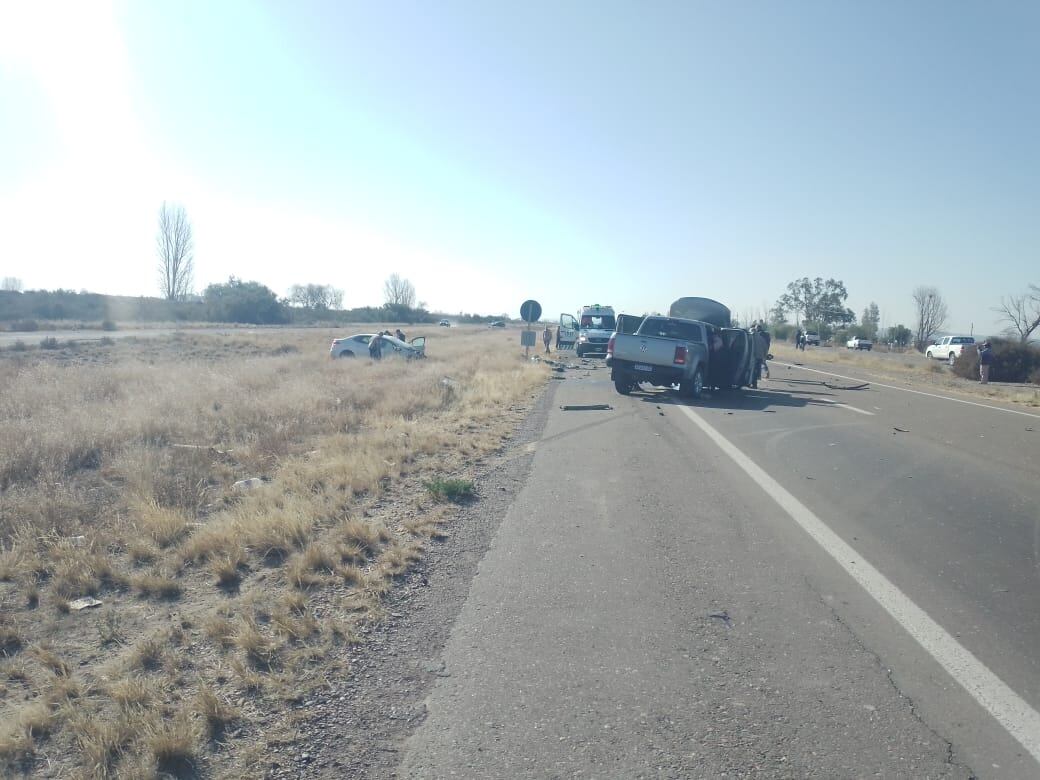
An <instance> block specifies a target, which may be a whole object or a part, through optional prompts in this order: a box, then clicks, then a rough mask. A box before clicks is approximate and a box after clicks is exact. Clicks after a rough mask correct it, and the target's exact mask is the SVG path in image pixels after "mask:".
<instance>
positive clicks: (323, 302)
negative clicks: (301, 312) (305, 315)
mask: <svg viewBox="0 0 1040 780" xmlns="http://www.w3.org/2000/svg"><path fill="white" fill-rule="evenodd" d="M289 303H291V304H292V305H293V306H303V307H305V308H308V309H338V308H339V307H340V306H341V305H342V303H343V291H342V290H337V289H336V288H335V287H333V286H332V285H331V284H294V285H293V286H292V287H291V288H289Z"/></svg>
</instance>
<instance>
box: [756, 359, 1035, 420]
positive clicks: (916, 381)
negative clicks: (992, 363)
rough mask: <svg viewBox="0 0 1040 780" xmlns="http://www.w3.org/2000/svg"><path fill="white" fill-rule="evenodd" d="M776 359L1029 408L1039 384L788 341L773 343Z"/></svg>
mask: <svg viewBox="0 0 1040 780" xmlns="http://www.w3.org/2000/svg"><path fill="white" fill-rule="evenodd" d="M772 351H773V353H774V354H775V355H776V357H777V359H778V360H783V361H786V362H789V363H802V362H804V363H805V364H806V365H807V366H810V367H817V368H823V367H831V368H833V370H834V371H835V373H841V371H842V370H843V369H851V370H855V369H857V368H860V369H863V370H865V371H869V372H870V373H872V374H875V375H878V376H881V377H886V378H888V379H891V380H893V381H896V382H904V383H907V382H908V383H910V384H913V385H921V386H922V388H921V389H925V390H932V391H935V390H941V391H942V392H947V393H952V394H955V395H961V396H964V397H965V398H974V399H976V400H978V399H990V400H993V401H1004V402H1008V403H1015V404H1021V405H1023V406H1029V407H1034V408H1035V407H1040V387H1036V386H1035V385H1028V384H1021V385H1010V384H988V385H980V384H979V383H978V382H971V381H969V380H967V379H962V378H960V377H958V376H955V375H954V374H953V373H952V372H950V371H948V370H947V367H946V365H945V364H944V363H943V362H942V361H938V360H930V359H928V358H926V357H925V356H924V355H921V354H919V353H915V352H907V353H904V354H898V355H897V354H888V353H872V352H860V351H856V350H845V349H841V348H833V349H814V348H810V349H809V350H807V351H806V352H800V351H798V350H796V349H794V347H792V346H791V345H789V344H774V345H773V348H772Z"/></svg>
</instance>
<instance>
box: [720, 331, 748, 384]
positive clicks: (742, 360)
mask: <svg viewBox="0 0 1040 780" xmlns="http://www.w3.org/2000/svg"><path fill="white" fill-rule="evenodd" d="M722 343H723V346H724V347H725V350H726V353H727V361H728V366H727V368H728V369H729V370H728V371H727V374H728V376H727V379H729V382H730V385H731V386H732V387H737V388H740V387H750V386H751V377H752V375H753V372H754V360H755V350H754V344H752V342H751V334H750V333H749V332H748V331H746V330H742V329H740V328H723V329H722Z"/></svg>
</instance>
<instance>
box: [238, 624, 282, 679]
mask: <svg viewBox="0 0 1040 780" xmlns="http://www.w3.org/2000/svg"><path fill="white" fill-rule="evenodd" d="M234 643H235V645H236V646H237V647H238V649H239V650H241V651H242V653H243V654H244V655H245V658H246V660H247V661H248V662H249V664H250V666H251V667H252V668H253V669H256V670H259V671H264V672H267V671H271V670H272V669H273V668H274V667H275V666H276V665H277V664H278V662H279V652H278V646H277V645H276V644H275V643H274V642H273V641H272V640H271V638H270V637H268V636H266V635H264V634H263V633H261V632H260V630H259V628H257V626H256V624H255V623H252V622H250V621H243V622H242V623H241V624H240V625H239V627H238V630H237V631H236V632H235V634H234Z"/></svg>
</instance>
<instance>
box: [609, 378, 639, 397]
mask: <svg viewBox="0 0 1040 780" xmlns="http://www.w3.org/2000/svg"><path fill="white" fill-rule="evenodd" d="M633 388H635V383H634V382H633V381H632V380H631V379H629V378H627V377H620V376H619V377H618V378H617V379H615V380H614V389H615V390H617V391H618V392H619V393H621V395H628V394H629V393H631V392H632V390H633Z"/></svg>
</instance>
